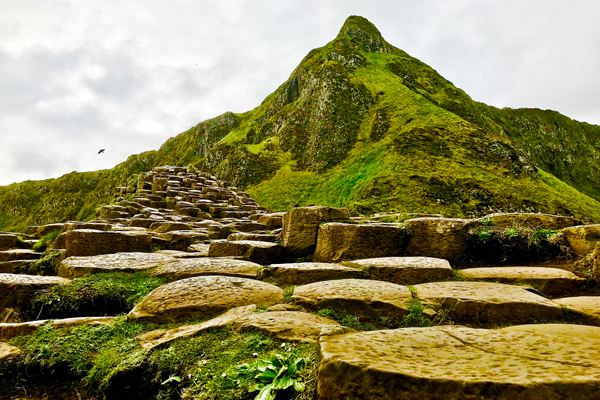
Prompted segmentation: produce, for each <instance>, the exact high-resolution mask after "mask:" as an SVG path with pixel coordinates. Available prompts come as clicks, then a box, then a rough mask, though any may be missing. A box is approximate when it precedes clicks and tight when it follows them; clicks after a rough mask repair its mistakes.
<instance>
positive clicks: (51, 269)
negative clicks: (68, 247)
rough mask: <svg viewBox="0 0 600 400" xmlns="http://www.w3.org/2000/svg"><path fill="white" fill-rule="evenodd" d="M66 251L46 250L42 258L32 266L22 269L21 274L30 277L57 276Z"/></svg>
mask: <svg viewBox="0 0 600 400" xmlns="http://www.w3.org/2000/svg"><path fill="white" fill-rule="evenodd" d="M65 256H66V252H65V251H64V250H46V251H45V252H44V255H43V257H42V258H40V259H39V260H37V261H36V262H34V263H33V264H31V265H27V266H23V267H21V268H20V271H19V272H20V273H22V274H28V275H57V272H58V266H59V265H60V262H61V261H62V260H64V259H65Z"/></svg>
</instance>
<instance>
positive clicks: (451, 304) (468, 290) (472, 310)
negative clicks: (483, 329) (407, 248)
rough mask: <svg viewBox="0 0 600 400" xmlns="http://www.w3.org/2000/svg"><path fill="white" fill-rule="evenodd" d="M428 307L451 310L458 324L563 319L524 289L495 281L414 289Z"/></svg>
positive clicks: (553, 306)
mask: <svg viewBox="0 0 600 400" xmlns="http://www.w3.org/2000/svg"><path fill="white" fill-rule="evenodd" d="M414 288H415V290H416V292H417V296H418V298H419V299H421V300H422V301H423V302H424V303H426V304H431V305H434V306H436V307H440V308H442V309H445V310H447V312H448V315H449V316H450V318H452V320H453V321H454V322H457V323H465V322H478V323H487V324H513V325H514V324H520V323H527V322H531V321H534V320H538V321H539V320H552V319H557V318H560V317H562V315H563V313H562V309H561V307H559V306H558V305H556V304H555V303H553V302H552V301H550V300H548V299H545V298H544V297H542V296H539V295H537V294H535V293H532V292H531V291H528V290H527V289H526V288H524V287H521V286H513V285H504V284H501V283H491V282H434V283H423V284H420V285H415V286H414Z"/></svg>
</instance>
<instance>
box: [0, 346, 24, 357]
mask: <svg viewBox="0 0 600 400" xmlns="http://www.w3.org/2000/svg"><path fill="white" fill-rule="evenodd" d="M20 352H21V350H20V349H19V348H18V347H15V346H11V345H9V344H8V343H4V342H0V362H2V361H4V360H7V359H9V358H11V357H15V356H17V355H19V353H20Z"/></svg>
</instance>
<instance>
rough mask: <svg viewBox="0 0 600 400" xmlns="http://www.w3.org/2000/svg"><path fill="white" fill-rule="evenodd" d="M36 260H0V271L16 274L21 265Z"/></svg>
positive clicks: (29, 263)
mask: <svg viewBox="0 0 600 400" xmlns="http://www.w3.org/2000/svg"><path fill="white" fill-rule="evenodd" d="M35 261H36V260H15V261H4V262H0V273H3V274H18V273H19V271H20V270H21V267H24V266H27V265H31V264H33V263H34V262H35Z"/></svg>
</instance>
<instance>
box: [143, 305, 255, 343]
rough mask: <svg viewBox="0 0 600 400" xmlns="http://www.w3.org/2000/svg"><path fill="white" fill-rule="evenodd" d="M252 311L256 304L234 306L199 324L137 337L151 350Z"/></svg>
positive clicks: (145, 333) (160, 330) (219, 326)
mask: <svg viewBox="0 0 600 400" xmlns="http://www.w3.org/2000/svg"><path fill="white" fill-rule="evenodd" d="M254 311H256V304H251V305H249V306H242V307H236V308H232V309H231V310H229V311H227V312H226V313H224V314H223V315H220V316H218V317H216V318H213V319H210V320H208V321H205V322H202V323H201V324H193V325H183V326H180V327H177V328H174V329H156V330H153V331H149V332H144V333H142V334H140V335H138V336H137V339H138V341H139V343H140V346H142V348H144V349H145V350H152V349H154V348H157V347H160V346H164V345H166V344H169V343H171V342H173V341H174V340H177V339H179V338H182V337H191V336H196V335H198V334H200V333H202V332H204V331H206V330H208V329H214V328H222V327H224V326H226V325H229V324H230V323H232V322H233V321H235V320H236V319H239V318H241V317H243V316H244V315H248V314H252V313H253V312H254Z"/></svg>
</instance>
